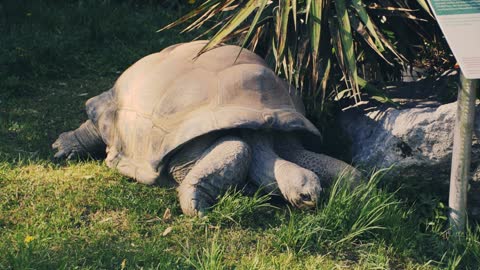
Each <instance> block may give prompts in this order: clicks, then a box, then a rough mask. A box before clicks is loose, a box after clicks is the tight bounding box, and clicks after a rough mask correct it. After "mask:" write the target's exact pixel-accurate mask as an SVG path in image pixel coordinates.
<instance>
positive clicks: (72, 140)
mask: <svg viewBox="0 0 480 270" xmlns="http://www.w3.org/2000/svg"><path fill="white" fill-rule="evenodd" d="M105 147H106V146H105V143H104V142H103V140H102V137H101V136H100V133H99V132H98V129H97V128H96V127H95V125H94V124H93V122H92V121H91V120H87V121H86V122H85V123H83V124H82V125H81V126H80V127H79V128H77V129H76V130H72V131H68V132H64V133H62V134H60V136H59V137H58V139H57V140H56V141H55V142H54V143H53V144H52V148H53V149H54V150H56V151H57V153H56V154H55V158H67V159H71V158H73V157H76V156H78V157H85V156H88V155H92V156H100V155H105Z"/></svg>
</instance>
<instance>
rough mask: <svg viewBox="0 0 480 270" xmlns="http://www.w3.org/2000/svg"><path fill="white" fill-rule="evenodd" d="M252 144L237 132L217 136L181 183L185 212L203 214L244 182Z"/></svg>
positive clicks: (179, 192) (182, 203)
mask: <svg viewBox="0 0 480 270" xmlns="http://www.w3.org/2000/svg"><path fill="white" fill-rule="evenodd" d="M250 159H251V151H250V147H249V146H248V145H247V144H246V143H245V142H243V141H242V140H241V139H239V138H237V137H233V136H226V137H222V138H220V139H219V140H217V141H216V142H215V143H214V144H213V145H212V146H211V147H209V148H208V149H207V150H205V152H203V154H202V155H201V156H200V158H199V159H198V161H197V162H196V163H195V165H194V166H193V167H192V169H191V170H190V172H188V174H187V175H186V176H185V179H183V181H182V183H181V184H180V186H179V187H178V195H179V198H180V206H181V207H182V211H183V213H184V214H186V215H189V216H194V215H199V216H203V215H204V214H205V211H206V210H207V209H208V208H210V207H211V206H212V205H213V204H214V203H215V202H216V199H217V197H218V196H220V195H223V194H224V193H225V192H226V191H227V190H228V189H229V188H230V187H233V186H237V185H242V184H244V183H245V179H246V176H247V172H248V167H249V165H250Z"/></svg>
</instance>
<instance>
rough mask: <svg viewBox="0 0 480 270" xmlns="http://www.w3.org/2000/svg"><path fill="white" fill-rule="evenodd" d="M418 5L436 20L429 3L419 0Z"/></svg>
mask: <svg viewBox="0 0 480 270" xmlns="http://www.w3.org/2000/svg"><path fill="white" fill-rule="evenodd" d="M417 2H418V4H419V5H420V6H421V7H422V8H423V9H424V10H425V11H426V12H427V13H428V14H430V16H432V18H435V17H434V16H433V14H432V12H431V11H430V8H429V6H428V4H427V1H425V0H417Z"/></svg>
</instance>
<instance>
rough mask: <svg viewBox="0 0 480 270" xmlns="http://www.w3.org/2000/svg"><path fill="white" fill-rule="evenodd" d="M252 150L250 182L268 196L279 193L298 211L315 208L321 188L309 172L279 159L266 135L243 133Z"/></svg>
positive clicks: (313, 174) (261, 133) (315, 176)
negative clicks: (298, 209)
mask: <svg viewBox="0 0 480 270" xmlns="http://www.w3.org/2000/svg"><path fill="white" fill-rule="evenodd" d="M244 137H245V138H246V140H247V142H248V143H249V145H250V146H251V148H252V152H253V158H252V164H251V166H250V170H249V174H248V175H249V178H250V180H251V181H253V182H254V183H255V184H256V185H258V186H259V187H262V188H264V189H265V190H266V191H267V192H277V191H278V190H279V191H280V192H281V193H282V195H283V197H284V198H285V199H286V200H287V201H289V202H290V203H291V204H293V205H295V206H296V207H298V208H310V207H314V206H316V203H317V201H318V199H319V197H320V193H321V191H322V187H321V184H320V179H319V178H318V176H317V175H315V173H313V172H312V171H310V170H308V169H305V168H302V167H300V166H298V165H297V164H295V163H292V162H289V161H287V160H285V159H282V158H280V157H279V156H278V155H277V154H276V153H275V151H274V149H273V138H272V136H271V135H270V134H268V133H267V132H261V131H258V132H253V133H247V132H245V133H244Z"/></svg>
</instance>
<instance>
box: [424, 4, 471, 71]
mask: <svg viewBox="0 0 480 270" xmlns="http://www.w3.org/2000/svg"><path fill="white" fill-rule="evenodd" d="M429 2H430V6H431V7H432V9H433V12H434V14H435V17H436V18H437V20H438V23H439V25H440V28H441V29H442V31H443V34H444V35H445V38H446V39H447V42H448V45H450V48H451V49H452V52H453V55H454V56H455V58H456V59H457V61H458V64H459V65H460V68H461V69H462V72H463V74H464V75H465V77H466V78H468V79H480V0H429Z"/></svg>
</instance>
